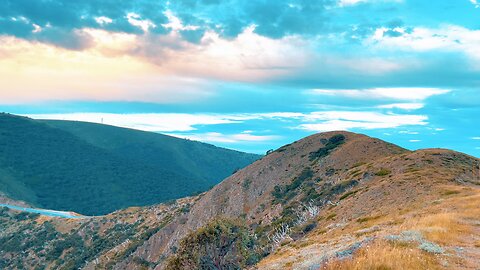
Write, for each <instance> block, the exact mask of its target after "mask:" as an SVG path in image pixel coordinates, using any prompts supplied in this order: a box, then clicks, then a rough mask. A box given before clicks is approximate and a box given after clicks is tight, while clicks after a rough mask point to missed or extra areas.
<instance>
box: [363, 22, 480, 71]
mask: <svg viewBox="0 0 480 270" xmlns="http://www.w3.org/2000/svg"><path fill="white" fill-rule="evenodd" d="M389 30H390V29H388V28H385V27H381V28H378V29H377V30H376V31H375V33H374V34H373V36H372V37H371V38H369V39H367V40H366V41H365V43H366V44H367V45H373V46H376V47H377V48H378V49H380V50H385V49H389V48H392V49H394V50H395V51H396V52H398V50H403V51H416V52H425V51H432V50H443V51H460V52H463V53H465V54H466V55H468V56H470V57H472V58H473V60H474V62H477V65H478V61H480V30H471V29H468V28H465V27H461V26H456V25H444V26H442V27H440V28H425V27H416V28H414V29H413V30H412V31H406V30H405V29H404V28H397V29H395V30H396V31H397V32H400V33H401V35H400V36H394V37H392V36H388V35H385V33H386V32H387V31H389Z"/></svg>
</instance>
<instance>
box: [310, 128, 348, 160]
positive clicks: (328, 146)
mask: <svg viewBox="0 0 480 270" xmlns="http://www.w3.org/2000/svg"><path fill="white" fill-rule="evenodd" d="M344 142H345V136H344V135H342V134H337V135H334V136H332V137H330V139H328V140H326V141H322V143H323V144H324V147H322V148H320V149H318V150H317V151H315V152H311V153H310V155H309V159H310V161H313V160H315V159H318V158H322V157H325V156H328V154H330V152H332V151H333V150H334V149H335V148H337V147H338V146H339V145H341V144H343V143H344Z"/></svg>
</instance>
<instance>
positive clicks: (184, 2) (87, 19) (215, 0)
mask: <svg viewBox="0 0 480 270" xmlns="http://www.w3.org/2000/svg"><path fill="white" fill-rule="evenodd" d="M335 4H336V1H335V0H288V1H287V0H259V1H239V0H223V1H219V0H200V1H198V0H177V1H171V3H167V1H153V0H138V1H114V0H101V1H94V0H82V1H70V0H5V1H3V3H2V8H1V9H0V34H4V35H12V36H16V37H20V38H25V39H29V40H36V41H41V42H47V43H51V44H56V45H58V46H62V47H66V48H70V49H82V48H83V47H82V46H87V45H88V44H89V43H88V42H86V41H87V39H88V38H86V37H85V36H80V35H79V33H78V31H77V30H78V29H82V28H86V27H88V28H96V29H104V30H107V31H113V32H123V33H133V34H138V35H141V34H143V30H142V29H140V28H139V27H137V26H134V25H132V24H131V23H130V22H129V21H128V18H127V15H128V14H129V13H135V14H138V15H139V18H141V19H142V20H150V21H152V22H153V23H154V24H155V25H156V26H157V27H155V28H151V29H150V32H151V33H152V34H166V33H168V32H169V31H170V29H166V28H165V27H163V26H162V24H165V23H167V22H168V18H167V17H166V15H165V11H167V10H170V11H172V12H173V13H174V14H175V15H176V16H178V17H179V18H180V19H181V20H182V21H183V22H184V24H185V25H195V26H198V27H199V28H198V29H196V30H188V31H182V32H181V35H182V37H184V38H185V40H186V41H188V42H193V43H198V42H199V41H200V39H201V36H202V34H203V33H204V32H205V31H207V30H214V31H216V32H218V33H219V34H220V35H221V36H223V37H225V38H234V37H236V36H237V35H238V34H240V33H241V32H242V31H243V30H244V29H245V28H246V27H249V26H251V25H256V29H255V32H256V33H258V34H260V35H264V36H267V37H271V38H281V37H283V36H285V35H291V34H299V35H315V34H318V33H321V32H323V31H325V29H326V27H325V25H326V22H327V21H329V18H328V16H327V15H326V10H327V8H328V7H329V6H333V5H335ZM98 17H108V18H109V19H111V20H112V21H111V23H99V22H97V20H96V18H98ZM34 25H37V26H39V27H40V28H41V29H42V31H39V32H33V30H34V29H35V27H34ZM42 32H47V33H42ZM54 33H58V34H59V36H55V34H54ZM68 37H70V38H73V39H74V40H73V41H71V42H70V41H69V42H67V41H61V39H63V38H68Z"/></svg>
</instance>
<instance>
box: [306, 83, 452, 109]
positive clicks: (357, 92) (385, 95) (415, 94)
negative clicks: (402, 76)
mask: <svg viewBox="0 0 480 270" xmlns="http://www.w3.org/2000/svg"><path fill="white" fill-rule="evenodd" d="M448 92H450V90H446V89H439V88H419V87H404V88H402V87H395V88H372V89H312V90H309V91H308V92H307V93H310V94H315V95H327V96H341V97H348V98H356V99H395V100H406V101H420V100H425V99H427V98H429V97H431V96H434V95H441V94H446V93H448ZM396 105H397V106H398V104H396ZM418 105H419V103H415V105H413V106H416V107H418ZM387 106H388V105H387ZM399 106H404V107H405V106H406V105H405V104H403V105H399ZM410 106H412V105H410Z"/></svg>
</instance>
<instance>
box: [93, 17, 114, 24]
mask: <svg viewBox="0 0 480 270" xmlns="http://www.w3.org/2000/svg"><path fill="white" fill-rule="evenodd" d="M95 21H96V22H97V23H98V24H102V25H104V24H109V23H112V22H113V20H112V19H110V18H108V17H105V16H100V17H96V18H95Z"/></svg>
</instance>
